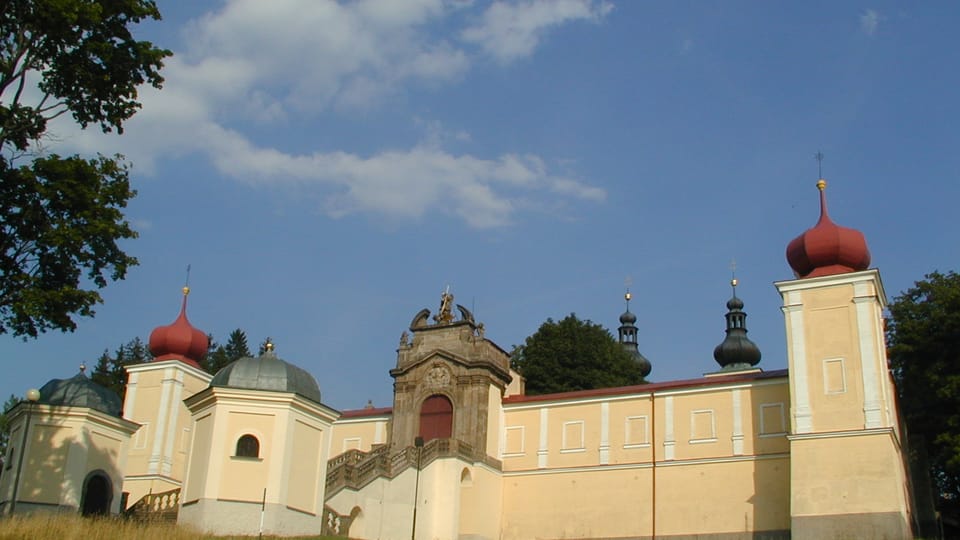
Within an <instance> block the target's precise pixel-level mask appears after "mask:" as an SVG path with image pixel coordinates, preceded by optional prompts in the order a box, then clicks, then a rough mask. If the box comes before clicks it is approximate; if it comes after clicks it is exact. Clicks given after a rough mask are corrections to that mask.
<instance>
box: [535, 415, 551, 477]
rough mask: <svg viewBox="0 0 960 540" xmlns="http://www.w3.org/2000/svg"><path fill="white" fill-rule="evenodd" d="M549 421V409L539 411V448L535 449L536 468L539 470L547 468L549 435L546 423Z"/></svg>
mask: <svg viewBox="0 0 960 540" xmlns="http://www.w3.org/2000/svg"><path fill="white" fill-rule="evenodd" d="M549 420H550V419H549V409H547V408H546V407H544V408H542V409H540V447H539V448H538V449H537V467H540V468H541V469H543V468H546V466H547V453H548V452H549V448H548V447H547V443H548V440H547V435H548V433H549V431H548V429H547V422H548V421H549Z"/></svg>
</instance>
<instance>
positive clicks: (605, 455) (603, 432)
mask: <svg viewBox="0 0 960 540" xmlns="http://www.w3.org/2000/svg"><path fill="white" fill-rule="evenodd" d="M609 463H610V403H609V402H606V401H604V402H603V403H601V404H600V464H601V465H607V464H609Z"/></svg>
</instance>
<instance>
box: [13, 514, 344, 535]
mask: <svg viewBox="0 0 960 540" xmlns="http://www.w3.org/2000/svg"><path fill="white" fill-rule="evenodd" d="M45 538H52V539H55V540H115V539H118V538H122V539H124V540H128V539H129V540H214V539H217V540H226V539H228V538H246V539H248V540H249V539H250V538H256V535H254V536H252V537H250V536H245V537H243V536H229V537H228V536H209V535H204V534H200V533H197V532H194V531H192V530H190V529H188V528H186V527H178V526H177V525H174V524H168V523H140V522H136V521H125V520H120V519H90V518H82V517H80V516H78V515H74V514H70V515H66V514H45V513H39V514H33V515H27V516H17V517H12V518H0V540H40V539H45ZM264 538H274V537H268V536H264ZM309 538H310V539H311V540H325V539H330V540H332V537H326V536H314V537H309Z"/></svg>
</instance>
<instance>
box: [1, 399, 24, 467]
mask: <svg viewBox="0 0 960 540" xmlns="http://www.w3.org/2000/svg"><path fill="white" fill-rule="evenodd" d="M17 403H20V398H18V397H17V396H15V395H13V394H10V397H9V398H8V399H7V402H6V403H4V404H3V412H2V413H0V476H3V471H4V470H6V469H7V463H6V460H7V445H8V444H10V416H9V415H8V414H7V413H9V412H10V409H12V408H13V407H14V406H15V405H16V404H17Z"/></svg>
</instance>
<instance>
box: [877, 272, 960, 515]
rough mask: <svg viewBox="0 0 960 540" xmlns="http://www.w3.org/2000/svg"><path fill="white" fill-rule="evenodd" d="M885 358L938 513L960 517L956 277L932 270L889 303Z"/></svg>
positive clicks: (959, 298) (959, 281)
mask: <svg viewBox="0 0 960 540" xmlns="http://www.w3.org/2000/svg"><path fill="white" fill-rule="evenodd" d="M889 310H890V318H889V320H888V321H887V345H888V347H889V350H888V357H889V359H890V365H891V368H892V370H893V376H894V378H895V380H896V383H897V391H898V393H899V397H900V408H901V411H902V413H903V417H904V418H905V420H906V423H907V429H908V431H909V433H910V441H911V444H914V445H916V444H917V443H918V444H920V445H923V446H924V447H925V448H926V450H927V453H928V455H929V459H930V466H931V473H932V477H933V480H934V482H935V484H936V488H937V491H938V494H939V498H940V503H941V510H942V511H950V509H951V508H952V511H951V513H952V514H953V515H957V514H958V513H960V274H956V273H954V272H952V271H951V272H947V273H946V274H942V273H940V272H933V273H931V274H927V275H926V276H925V278H924V279H923V280H922V281H918V282H916V284H915V286H914V287H913V288H911V289H909V290H907V291H906V292H904V293H902V294H901V295H900V296H898V297H897V298H895V299H894V301H893V302H892V303H891V304H890V306H889Z"/></svg>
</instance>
